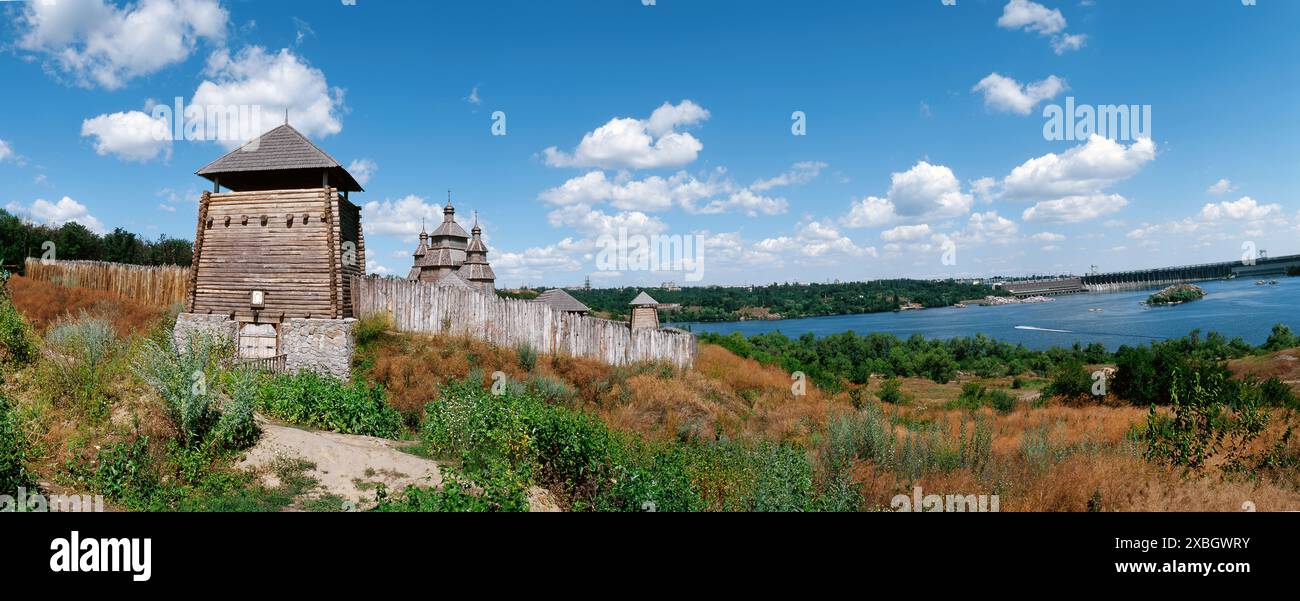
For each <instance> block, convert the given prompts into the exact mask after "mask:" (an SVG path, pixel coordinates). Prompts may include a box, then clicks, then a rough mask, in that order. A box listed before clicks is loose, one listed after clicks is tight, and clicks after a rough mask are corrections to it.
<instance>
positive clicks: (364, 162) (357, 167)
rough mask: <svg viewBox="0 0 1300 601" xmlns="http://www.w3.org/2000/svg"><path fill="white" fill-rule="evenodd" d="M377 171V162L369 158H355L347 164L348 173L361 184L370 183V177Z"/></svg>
mask: <svg viewBox="0 0 1300 601" xmlns="http://www.w3.org/2000/svg"><path fill="white" fill-rule="evenodd" d="M378 171H379V164H378V163H376V162H374V161H372V160H370V159H356V160H354V161H352V162H351V163H349V164H348V173H351V174H352V177H353V178H354V179H356V180H357V183H358V184H361V185H362V186H365V185H366V184H368V183H370V178H372V177H374V176H375V173H377V172H378Z"/></svg>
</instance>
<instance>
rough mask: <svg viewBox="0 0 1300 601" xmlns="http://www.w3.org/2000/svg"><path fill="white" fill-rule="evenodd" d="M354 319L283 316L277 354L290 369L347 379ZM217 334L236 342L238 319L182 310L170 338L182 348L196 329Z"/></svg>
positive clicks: (350, 365)
mask: <svg viewBox="0 0 1300 601" xmlns="http://www.w3.org/2000/svg"><path fill="white" fill-rule="evenodd" d="M355 322H356V320H355V319H286V320H284V322H283V323H281V324H280V326H279V346H280V354H282V355H285V368H286V369H287V370H288V371H290V372H296V371H302V370H309V371H315V372H319V373H324V374H329V375H332V376H334V377H336V378H339V379H342V380H347V379H348V378H349V377H350V375H351V373H352V353H353V352H354V351H355V350H356V341H355V339H354V338H353V336H352V324H353V323H355ZM200 332H201V333H204V334H206V335H211V336H218V337H221V338H223V339H225V340H228V341H230V342H231V343H232V344H234V345H236V346H237V343H238V336H239V323H238V322H236V321H234V320H232V319H230V318H229V317H226V316H225V315H203V314H197V313H181V314H180V315H178V316H177V317H176V329H175V330H173V331H172V340H173V341H175V343H176V347H177V348H182V349H183V348H185V347H186V346H187V345H188V341H189V339H190V336H193V335H194V334H195V333H200Z"/></svg>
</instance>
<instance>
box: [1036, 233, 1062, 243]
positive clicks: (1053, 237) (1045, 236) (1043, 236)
mask: <svg viewBox="0 0 1300 601" xmlns="http://www.w3.org/2000/svg"><path fill="white" fill-rule="evenodd" d="M1030 238H1032V239H1033V240H1034V241H1036V242H1061V241H1063V240H1065V236H1063V235H1061V234H1057V233H1053V232H1039V233H1037V234H1034V235H1033V236H1030Z"/></svg>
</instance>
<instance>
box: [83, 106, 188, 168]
mask: <svg viewBox="0 0 1300 601" xmlns="http://www.w3.org/2000/svg"><path fill="white" fill-rule="evenodd" d="M170 129H171V123H169V122H168V121H167V120H166V119H161V118H160V119H155V118H154V117H153V116H152V115H149V114H146V113H143V112H141V111H128V112H124V113H112V114H106V115H100V116H98V117H94V118H91V119H86V120H85V121H83V122H82V123H81V135H82V137H92V138H94V145H95V153H96V154H99V155H101V156H105V155H113V156H116V157H117V158H119V159H122V160H124V161H134V162H140V163H145V162H148V161H152V160H154V159H156V158H158V157H159V156H161V157H163V159H164V160H166V159H170V158H171V154H172V143H171V138H170V136H168V135H167V134H166V132H168V131H170Z"/></svg>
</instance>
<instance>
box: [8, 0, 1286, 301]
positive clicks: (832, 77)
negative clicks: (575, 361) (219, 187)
mask: <svg viewBox="0 0 1300 601" xmlns="http://www.w3.org/2000/svg"><path fill="white" fill-rule="evenodd" d="M0 11H3V13H2V14H3V21H4V25H3V28H2V30H3V33H2V34H0V36H2V37H0V81H3V82H4V89H5V90H6V91H7V92H8V93H6V94H4V95H3V96H0V114H3V115H4V118H3V119H0V183H2V184H3V185H0V206H4V207H6V208H7V209H9V210H11V211H15V212H18V213H20V214H22V215H23V216H25V217H26V218H28V219H32V220H34V221H43V222H55V223H58V222H62V221H66V220H69V219H71V220H77V221H80V222H82V223H85V224H87V225H89V226H91V227H94V228H98V229H112V228H114V227H119V226H120V227H124V228H127V229H129V230H132V231H136V232H139V233H142V234H145V235H147V236H150V237H153V236H157V235H159V234H167V235H170V236H179V237H186V238H189V237H192V236H193V232H194V220H195V212H196V204H195V199H196V198H197V196H198V194H199V192H200V191H201V190H203V189H205V188H206V187H207V186H206V185H205V184H206V182H205V181H204V180H202V179H200V178H198V177H197V176H194V175H193V173H194V171H195V170H197V169H198V168H199V167H201V166H203V165H204V164H206V163H208V162H210V161H211V160H213V159H215V158H217V157H218V156H220V155H221V154H223V153H224V152H225V151H226V150H227V149H228V148H230V147H231V146H232V144H233V142H231V141H226V142H221V141H185V140H178V141H166V140H158V139H156V138H155V137H153V136H150V135H147V134H144V133H142V132H145V131H146V130H147V127H144V126H147V125H148V124H149V123H151V121H150V119H152V118H153V117H154V115H153V113H152V107H153V105H154V103H162V104H167V105H170V104H172V103H173V102H174V99H175V98H176V97H181V98H183V99H184V101H185V102H186V103H190V104H199V105H204V104H223V105H224V104H243V105H253V106H257V107H259V108H261V109H262V110H263V117H264V119H263V122H264V125H265V127H266V128H269V127H272V126H274V125H278V124H279V123H280V122H281V121H282V120H283V112H284V108H285V107H287V108H288V109H289V112H290V122H291V123H293V124H294V125H295V126H296V127H298V128H299V129H301V130H303V131H304V132H305V133H307V134H308V135H310V136H311V137H312V138H313V139H314V140H316V141H317V142H318V143H319V144H320V145H321V146H322V147H323V148H324V149H325V150H326V151H327V152H329V153H330V154H331V155H333V156H334V157H335V158H336V159H338V160H339V161H340V162H342V163H344V164H345V165H354V164H355V165H356V169H354V170H353V171H354V174H357V175H359V176H360V177H361V178H363V179H365V180H366V181H365V188H366V192H365V193H363V194H358V195H356V196H354V197H353V200H354V201H356V202H358V203H359V204H362V205H363V206H364V210H365V213H364V217H363V219H364V226H365V228H366V234H367V248H368V257H367V258H368V259H369V260H370V263H371V264H370V265H369V266H368V267H369V269H370V270H371V271H372V272H376V273H390V274H399V275H400V274H405V272H406V271H407V270H408V269H409V268H410V262H411V261H410V257H409V252H410V251H411V250H412V249H413V248H414V246H415V243H416V239H415V235H414V234H415V232H418V229H419V221H420V219H421V218H422V217H427V218H429V219H437V218H438V217H439V216H440V210H441V204H440V203H442V202H443V201H444V200H445V198H446V193H447V192H446V191H447V190H448V189H450V190H452V191H453V195H454V196H453V198H454V200H455V204H456V206H457V208H458V210H459V211H460V214H459V215H460V219H461V222H462V223H468V221H469V215H468V212H469V211H471V210H478V211H479V212H480V215H481V219H482V222H483V224H484V228H485V231H486V235H487V239H488V244H489V247H490V248H491V254H490V255H489V259H490V260H491V261H492V263H493V266H494V267H495V269H496V271H497V273H498V277H499V282H498V285H499V286H514V285H518V284H534V285H543V284H544V285H570V284H576V283H580V282H581V281H582V280H583V278H584V277H587V276H591V277H592V279H593V283H595V284H596V285H613V284H657V283H659V282H662V281H666V280H674V281H678V282H682V281H683V280H687V281H688V282H689V283H702V284H740V283H766V282H772V281H826V280H830V279H841V280H861V279H874V278H881V277H894V276H914V277H948V276H953V277H965V276H986V275H995V274H1008V275H1017V274H1031V273H1044V272H1066V271H1070V272H1075V273H1081V272H1085V271H1087V270H1088V269H1089V268H1090V266H1091V265H1093V264H1096V265H1098V266H1099V267H1100V268H1101V269H1102V270H1120V269H1127V268H1134V267H1144V266H1159V265H1169V264H1184V263H1197V262H1205V261H1215V260H1233V259H1237V258H1239V257H1240V256H1241V255H1242V252H1243V245H1253V247H1256V248H1262V249H1267V250H1268V251H1269V252H1270V254H1272V255H1281V254H1291V253H1296V252H1300V244H1297V239H1300V199H1297V198H1296V190H1297V189H1298V188H1300V186H1298V184H1300V168H1298V167H1300V165H1297V162H1298V159H1300V136H1298V135H1297V134H1300V125H1298V123H1300V121H1298V120H1297V119H1296V113H1295V111H1296V108H1295V107H1297V106H1300V70H1297V69H1296V68H1295V65H1294V62H1295V57H1297V56H1300V36H1296V35H1295V34H1294V32H1295V29H1296V26H1297V24H1300V3H1296V2H1290V1H1282V0H1258V3H1257V5H1255V6H1244V5H1242V3H1241V2H1240V0H1189V1H1187V2H1177V3H1174V2H1167V1H1163V0H1125V1H1118V0H1112V1H1107V0H1096V1H1095V2H1079V1H1077V0H1069V1H1051V0H1042V1H1041V2H1031V1H1029V0H983V1H981V0H957V2H956V5H954V6H948V5H944V4H943V3H942V1H941V0H933V1H930V0H877V1H871V2H864V1H843V2H833V1H823V2H816V1H813V2H799V3H792V2H766V1H743V2H742V1H727V0H707V1H701V0H694V1H685V0H657V1H656V3H655V5H653V6H645V5H643V4H642V2H641V1H640V0H590V1H576V0H575V1H565V0H559V1H555V2H536V1H516V2H486V1H484V2H456V3H453V2H426V1H418V2H417V1H401V0H357V2H356V4H355V5H351V6H349V5H344V4H343V3H342V2H339V1H331V0H314V1H307V0H277V1H274V2H271V1H251V0H141V1H139V2H109V1H107V0H59V1H58V2H57V3H55V4H53V5H46V4H44V3H41V2H35V1H34V2H5V3H0ZM1068 97H1073V98H1074V100H1075V102H1076V103H1077V104H1079V105H1089V106H1100V105H1119V104H1135V105H1149V106H1150V115H1151V128H1150V131H1149V132H1144V133H1145V134H1146V136H1149V137H1142V138H1135V137H1132V136H1130V137H1127V138H1126V137H1124V136H1112V137H1110V138H1106V137H1098V138H1095V139H1091V140H1049V139H1047V138H1046V137H1045V136H1044V133H1043V128H1044V122H1045V118H1044V116H1043V111H1044V108H1045V107H1047V106H1051V105H1058V106H1064V104H1065V102H1066V98H1068ZM497 111H501V112H503V113H504V115H505V135H493V125H494V118H493V114H494V113H495V112H497ZM796 111H798V112H801V113H802V114H803V115H804V118H805V121H804V123H805V124H806V129H805V130H804V133H805V134H806V135H794V133H793V132H792V125H794V124H795V122H794V120H792V114H794V113H795V112H796ZM142 124H143V125H142ZM620 228H622V230H623V231H624V232H626V233H627V234H629V235H633V236H635V235H637V234H645V235H650V234H658V235H667V236H682V237H691V238H690V239H691V240H696V241H698V243H700V244H702V249H703V250H702V255H701V256H702V259H703V269H702V270H698V271H697V272H696V273H697V274H699V275H702V278H701V279H699V280H698V281H696V280H692V279H691V278H689V277H688V275H689V274H688V273H686V272H675V271H671V270H669V271H639V270H634V269H620V270H611V269H603V268H602V266H601V265H598V264H597V261H596V258H597V255H598V254H599V251H600V249H601V248H602V246H601V244H602V240H604V239H602V237H601V236H602V235H615V236H617V234H618V232H619V230H620Z"/></svg>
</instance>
